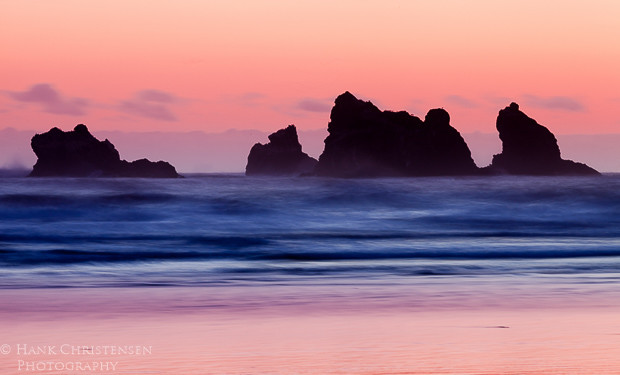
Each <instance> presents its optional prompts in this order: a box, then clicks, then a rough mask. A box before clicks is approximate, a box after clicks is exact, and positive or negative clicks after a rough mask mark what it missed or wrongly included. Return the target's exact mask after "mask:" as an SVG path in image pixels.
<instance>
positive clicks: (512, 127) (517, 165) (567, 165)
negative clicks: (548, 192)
mask: <svg viewBox="0 0 620 375" xmlns="http://www.w3.org/2000/svg"><path fill="white" fill-rule="evenodd" d="M496 126H497V131H498V132H499V138H500V139H501V141H502V152H501V154H497V155H495V156H493V162H492V163H491V165H490V167H489V168H488V169H489V170H490V172H491V173H503V174H520V175H598V174H599V173H598V172H597V171H596V170H594V169H593V168H590V167H589V166H587V165H585V164H582V163H576V162H574V161H571V160H564V159H562V157H561V156H560V148H559V147H558V143H557V140H556V138H555V136H554V135H553V133H551V132H550V131H549V129H547V128H546V127H544V126H542V125H540V124H538V123H537V122H536V120H534V119H532V118H530V117H528V116H527V115H526V114H525V113H523V112H521V111H520V110H519V105H518V104H517V103H511V104H510V105H509V106H508V107H506V108H504V109H502V110H501V111H499V115H498V116H497V124H496Z"/></svg>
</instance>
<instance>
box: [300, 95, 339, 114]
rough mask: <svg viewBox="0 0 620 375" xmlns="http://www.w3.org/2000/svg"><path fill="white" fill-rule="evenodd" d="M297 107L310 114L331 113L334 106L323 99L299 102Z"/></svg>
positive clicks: (308, 99) (309, 99) (307, 99)
mask: <svg viewBox="0 0 620 375" xmlns="http://www.w3.org/2000/svg"><path fill="white" fill-rule="evenodd" d="M295 107H296V108H297V109H301V110H303V111H308V112H329V111H330V110H331V108H332V104H331V103H330V102H328V101H326V100H322V99H311V98H306V99H301V100H300V101H298V102H297V105H296V106H295Z"/></svg>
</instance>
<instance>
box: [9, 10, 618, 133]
mask: <svg viewBox="0 0 620 375" xmlns="http://www.w3.org/2000/svg"><path fill="white" fill-rule="evenodd" d="M619 16H620V2H618V1H616V0H609V1H604V0H592V1H585V0H584V1H571V0H563V1H554V0H549V1H539V0H537V1H530V0H523V1H498V0H468V1H461V0H406V1H398V0H381V1H371V0H366V1H365V0H339V1H327V0H295V1H289V0H261V1H258V0H251V1H244V0H238V1H232V0H224V1H219V0H211V1H203V0H200V1H198V0H183V1H168V0H166V1H164V0H147V1H141V0H122V1H119V0H108V1H98V2H92V1H83V0H54V1H48V0H28V1H23V0H15V1H13V0H0V46H1V48H0V64H1V65H0V67H1V68H2V69H1V70H2V79H1V80H0V128H6V127H13V128H15V129H18V130H36V131H45V130H47V129H49V128H50V127H52V126H58V127H60V128H62V129H71V128H73V126H74V125H75V124H78V123H85V124H87V125H88V126H89V128H90V129H91V130H94V131H112V130H124V131H164V132H165V131H174V132H179V131H181V132H184V131H204V132H219V131H225V130H227V129H257V130H261V131H275V130H277V129H279V128H282V127H284V126H286V125H288V124H296V125H297V126H298V128H299V129H302V130H312V129H321V128H326V126H327V123H328V121H329V112H330V109H331V107H332V105H333V101H334V99H335V97H336V96H337V95H339V94H341V93H343V92H344V91H350V92H351V93H353V94H354V95H356V96H357V97H358V98H361V99H364V100H372V101H373V103H375V104H376V105H377V106H379V107H380V108H381V109H391V110H407V111H409V112H410V113H412V114H414V115H417V116H418V117H422V118H423V117H424V115H425V114H426V112H427V111H428V110H429V109H431V108H437V107H443V108H445V109H446V110H448V112H449V113H450V114H451V120H452V122H451V123H452V125H453V126H454V127H456V128H457V129H458V130H459V131H461V132H483V133H494V132H495V119H496V116H497V113H498V111H499V110H500V109H501V108H503V107H505V106H507V105H508V104H510V102H511V101H516V102H518V103H519V104H520V106H521V109H522V110H523V111H524V112H526V113H527V114H528V115H530V116H531V117H533V118H535V119H537V120H538V122H539V123H541V124H543V125H545V126H547V127H549V128H550V129H551V130H552V131H553V132H555V133H560V134H605V133H620V110H618V108H620V92H619V90H618V89H619V88H620V69H618V67H619V66H620V23H619V22H618V21H617V20H618V17H619Z"/></svg>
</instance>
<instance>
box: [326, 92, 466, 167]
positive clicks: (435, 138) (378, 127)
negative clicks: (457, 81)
mask: <svg viewBox="0 0 620 375" xmlns="http://www.w3.org/2000/svg"><path fill="white" fill-rule="evenodd" d="M330 120H331V121H330V123H329V125H328V129H327V130H328V132H329V135H328V136H327V138H326V139H325V149H324V151H323V153H322V154H321V156H320V158H319V163H318V164H317V166H316V168H315V172H314V173H315V174H316V175H319V176H333V177H383V176H445V175H473V174H477V173H478V168H477V167H476V165H475V163H474V161H473V159H472V157H471V152H470V150H469V148H468V147H467V144H466V143H465V141H464V140H463V138H462V137H461V135H460V134H459V132H458V131H457V130H456V129H454V128H453V127H452V126H450V115H449V114H448V112H447V111H445V110H444V109H441V108H439V109H432V110H430V111H429V112H428V114H427V115H426V118H425V120H424V121H422V120H420V119H419V118H418V117H416V116H412V115H410V114H409V113H407V112H405V111H400V112H392V111H381V110H380V109H378V108H377V107H376V106H375V105H374V104H372V103H371V102H365V101H362V100H359V99H357V98H356V97H355V96H354V95H353V94H351V93H350V92H345V93H344V94H342V95H340V96H338V97H337V98H336V101H335V105H334V107H333V108H332V111H331V116H330Z"/></svg>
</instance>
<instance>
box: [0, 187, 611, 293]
mask: <svg viewBox="0 0 620 375" xmlns="http://www.w3.org/2000/svg"><path fill="white" fill-rule="evenodd" d="M619 224H620V176H616V175H606V176H603V177H594V178H592V177H490V178H466V177H465V178H408V179H356V180H346V179H325V178H250V177H244V176H241V175H190V176H188V177H187V178H182V179H162V180H158V179H88V178H75V179H74V178H58V179H55V178H5V179H2V180H0V255H1V257H0V270H1V272H0V275H1V276H0V287H1V288H38V287H47V288H61V287H62V288H66V287H76V286H79V287H92V288H100V287H118V288H122V287H129V286H153V287H157V286H214V285H217V286H221V287H226V286H227V285H230V284H235V285H239V284H256V283H260V284H262V285H268V284H270V283H277V284H279V285H282V284H290V285H300V284H303V285H314V284H321V285H323V284H325V283H330V282H331V283H365V282H367V281H368V280H372V281H374V282H382V281H385V282H389V283H394V282H398V283H410V282H413V283H418V282H421V281H419V280H425V281H430V280H434V279H437V278H449V279H453V280H456V279H458V280H459V282H460V281H461V280H476V279H478V278H490V277H492V278H494V279H497V280H514V279H515V278H518V279H522V280H523V281H524V282H532V283H538V282H539V281H540V279H541V278H543V279H545V280H549V282H550V283H555V282H557V283H565V282H571V283H574V285H575V287H579V285H580V284H585V285H589V284H590V283H600V284H610V285H613V286H614V287H615V286H616V283H617V282H618V280H617V276H618V274H617V271H618V269H619V265H620V225H619Z"/></svg>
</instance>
